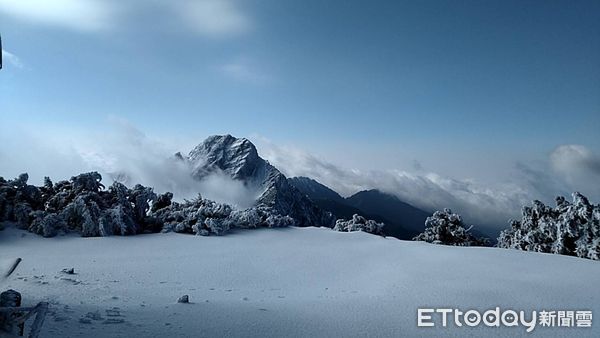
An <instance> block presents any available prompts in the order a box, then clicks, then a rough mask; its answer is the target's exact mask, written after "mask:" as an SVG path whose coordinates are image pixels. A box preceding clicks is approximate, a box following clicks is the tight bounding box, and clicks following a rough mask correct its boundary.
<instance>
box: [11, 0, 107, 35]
mask: <svg viewBox="0 0 600 338" xmlns="http://www.w3.org/2000/svg"><path fill="white" fill-rule="evenodd" d="M0 12H2V13H5V14H8V15H11V16H13V17H15V18H17V19H20V20H25V21H29V22H31V23H34V24H43V25H52V26H59V27H63V28H69V29H74V30H79V31H97V30H102V29H105V28H108V27H109V26H110V25H111V21H112V17H113V14H114V13H113V12H114V8H113V6H112V2H109V1H100V0H52V1H47V0H18V1H14V0H0Z"/></svg>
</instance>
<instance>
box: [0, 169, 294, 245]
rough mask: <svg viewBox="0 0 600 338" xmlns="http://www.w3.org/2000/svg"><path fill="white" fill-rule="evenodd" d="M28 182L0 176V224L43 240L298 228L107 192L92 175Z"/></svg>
mask: <svg viewBox="0 0 600 338" xmlns="http://www.w3.org/2000/svg"><path fill="white" fill-rule="evenodd" d="M28 179H29V177H28V175H27V174H22V175H20V176H19V177H18V178H16V179H13V180H8V181H7V180H5V179H4V178H1V177H0V224H1V223H2V222H4V221H7V222H12V223H15V224H16V225H17V227H19V228H21V229H26V230H29V231H31V232H34V233H36V234H39V235H42V236H45V237H52V236H56V235H58V234H60V233H66V232H77V233H79V234H81V236H86V237H90V236H111V235H123V236H124V235H135V234H139V233H144V232H160V231H165V232H166V231H176V232H183V233H193V234H197V235H210V234H213V235H223V234H225V233H226V232H227V231H229V230H230V229H231V228H257V227H284V226H291V225H295V224H296V223H297V220H296V219H294V218H292V217H290V216H289V215H282V214H280V213H279V211H278V209H276V208H273V207H269V206H265V205H259V206H257V207H252V208H248V209H245V210H235V209H234V208H232V207H231V206H229V205H227V204H224V203H217V202H215V201H211V200H207V199H204V198H202V196H200V195H198V197H197V198H195V199H193V200H190V201H188V200H186V201H184V202H182V203H177V202H173V194H172V193H170V192H167V193H164V194H160V195H157V194H156V193H154V191H153V189H152V188H150V187H144V186H142V185H139V184H138V185H135V186H134V187H133V188H132V189H130V188H128V187H127V186H125V185H124V184H122V183H119V182H114V183H113V184H112V185H110V186H109V187H108V189H106V188H105V186H104V185H103V184H102V183H101V181H102V176H101V175H100V174H99V173H97V172H90V173H84V174H80V175H77V176H73V177H71V179H70V180H68V181H59V182H57V183H52V181H51V180H50V178H48V177H46V178H45V179H44V184H43V186H41V187H35V186H32V185H29V184H27V181H28Z"/></svg>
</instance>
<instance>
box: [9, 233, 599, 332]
mask: <svg viewBox="0 0 600 338" xmlns="http://www.w3.org/2000/svg"><path fill="white" fill-rule="evenodd" d="M13 257H22V258H23V262H22V264H21V265H20V266H19V267H18V269H17V271H16V273H15V274H14V275H13V276H11V277H10V278H9V279H8V280H6V281H5V282H0V283H2V284H1V285H0V287H1V288H2V289H7V288H14V289H16V290H19V291H21V292H22V293H23V296H24V302H25V304H26V305H27V304H32V303H34V302H37V301H40V300H44V299H45V300H49V301H50V303H51V309H52V314H51V315H50V316H49V317H48V318H47V320H46V322H45V325H44V328H43V335H42V337H77V336H82V337H84V336H85V337H88V336H91V337H220V336H230V337H299V336H308V337H354V336H372V337H400V336H425V335H427V336H429V335H434V336H447V335H451V336H458V337H469V336H472V337H480V336H497V337H504V336H534V337H546V336H561V337H564V336H573V337H575V336H577V337H586V336H587V337H593V336H596V337H598V336H600V326H599V325H598V323H594V326H593V327H592V328H560V329H559V328H554V329H547V328H541V327H539V326H538V327H537V328H536V329H535V330H534V332H533V334H526V333H525V330H524V328H523V327H516V328H488V327H485V326H483V327H477V328H467V327H462V328H457V327H452V328H446V329H444V328H441V327H434V328H418V327H417V326H416V322H417V320H416V317H417V308H419V307H452V308H459V309H463V310H467V309H480V310H486V309H489V308H494V307H496V306H500V307H501V308H503V309H509V308H510V309H516V310H543V309H547V310H592V311H594V315H595V316H594V321H597V319H596V318H595V317H596V316H597V314H598V313H600V289H599V288H598V285H600V264H598V262H596V261H591V260H586V259H580V258H575V257H567V256H559V255H550V254H538V253H532V252H522V251H517V250H507V249H497V248H459V247H447V246H440V245H431V244H427V243H423V242H408V241H400V240H396V239H392V238H383V237H379V236H373V235H368V234H365V233H360V232H356V233H340V232H335V231H331V230H330V229H325V228H312V227H309V228H278V229H262V230H253V231H237V232H234V233H231V234H229V235H227V236H223V237H199V236H189V235H181V234H175V233H169V234H150V235H139V236H134V237H106V238H80V237H75V236H65V237H56V238H42V237H39V236H36V235H33V234H29V233H26V232H23V231H19V230H14V229H7V230H4V231H2V232H0V264H1V262H2V260H6V259H8V258H13ZM68 267H74V268H75V272H76V274H75V275H67V274H63V273H61V272H60V271H61V270H62V269H63V268H68ZM184 294H188V295H189V296H190V301H191V302H192V303H191V304H178V303H176V301H177V298H178V297H179V296H181V295H184ZM438 324H439V321H438Z"/></svg>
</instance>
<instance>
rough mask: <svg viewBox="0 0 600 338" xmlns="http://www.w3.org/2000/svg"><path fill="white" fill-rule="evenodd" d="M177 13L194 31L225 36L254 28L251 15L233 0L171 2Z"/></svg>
mask: <svg viewBox="0 0 600 338" xmlns="http://www.w3.org/2000/svg"><path fill="white" fill-rule="evenodd" d="M170 5H171V6H174V9H175V10H176V13H177V14H178V15H179V16H180V18H181V19H182V22H183V23H184V24H186V25H187V26H188V27H189V28H190V29H191V30H193V31H194V32H196V33H198V34H200V35H203V36H206V37H210V38H224V37H232V36H237V35H240V34H243V33H246V32H248V31H250V30H252V28H253V26H254V25H253V22H252V20H251V19H250V17H249V16H248V15H247V14H246V13H245V12H244V11H243V10H242V9H241V8H240V5H239V3H238V2H237V1H233V0H187V1H180V2H175V3H171V4H170Z"/></svg>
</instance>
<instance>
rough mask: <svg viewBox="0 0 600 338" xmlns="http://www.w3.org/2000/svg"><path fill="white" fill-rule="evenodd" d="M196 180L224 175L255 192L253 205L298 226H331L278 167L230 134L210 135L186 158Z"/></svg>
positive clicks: (327, 216)
mask: <svg viewBox="0 0 600 338" xmlns="http://www.w3.org/2000/svg"><path fill="white" fill-rule="evenodd" d="M185 160H187V162H188V163H189V164H190V165H191V166H192V170H193V171H192V175H193V177H194V178H196V179H198V180H202V179H204V178H205V177H207V176H209V175H211V174H213V173H224V174H226V175H227V176H229V177H231V178H232V179H234V180H239V181H242V182H243V183H244V185H245V186H246V187H247V188H248V189H250V190H253V191H255V196H257V198H256V206H259V207H266V208H270V209H273V210H275V211H276V212H277V213H278V214H281V215H282V216H290V217H292V218H294V219H295V220H296V222H297V224H298V225H325V226H332V225H333V222H334V219H333V216H332V215H331V213H328V212H325V211H323V210H321V209H320V208H319V207H317V206H316V205H315V204H314V203H313V201H311V200H310V199H309V198H308V197H306V195H305V194H303V193H301V192H300V191H299V190H298V189H297V188H296V187H294V186H293V185H291V184H289V183H288V181H287V178H286V177H285V176H284V175H283V174H282V173H281V172H280V171H279V170H277V168H275V167H274V166H272V165H271V164H269V163H268V162H267V161H265V160H264V159H262V158H261V157H260V156H258V152H257V150H256V147H255V146H254V144H252V142H250V141H249V140H248V139H245V138H236V137H233V136H231V135H215V136H210V137H209V138H207V139H206V140H205V141H204V142H202V143H200V144H199V145H198V146H196V147H195V148H194V149H193V150H192V151H191V152H190V153H189V155H188V156H187V158H186V159H185Z"/></svg>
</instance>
